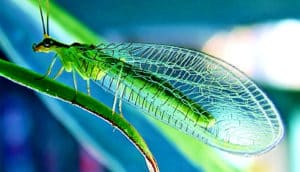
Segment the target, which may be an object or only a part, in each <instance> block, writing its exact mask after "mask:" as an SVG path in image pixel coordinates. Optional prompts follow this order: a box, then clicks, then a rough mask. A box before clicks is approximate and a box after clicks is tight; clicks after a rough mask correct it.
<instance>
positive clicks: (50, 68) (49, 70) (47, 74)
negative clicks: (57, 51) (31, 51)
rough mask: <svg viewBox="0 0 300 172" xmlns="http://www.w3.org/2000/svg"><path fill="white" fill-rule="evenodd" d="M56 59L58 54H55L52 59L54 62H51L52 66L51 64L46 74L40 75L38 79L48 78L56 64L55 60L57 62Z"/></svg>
mask: <svg viewBox="0 0 300 172" xmlns="http://www.w3.org/2000/svg"><path fill="white" fill-rule="evenodd" d="M56 59H57V55H55V57H54V58H53V60H52V62H51V64H50V66H49V67H48V69H47V72H46V74H45V75H44V76H42V77H40V78H37V79H36V80H42V79H44V78H46V77H48V76H49V75H50V73H51V70H52V68H53V66H54V64H55V62H56Z"/></svg>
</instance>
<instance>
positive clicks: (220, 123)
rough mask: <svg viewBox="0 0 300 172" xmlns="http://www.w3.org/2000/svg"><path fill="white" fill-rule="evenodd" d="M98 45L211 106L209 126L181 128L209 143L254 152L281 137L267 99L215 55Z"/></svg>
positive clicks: (156, 47) (141, 46) (154, 47)
mask: <svg viewBox="0 0 300 172" xmlns="http://www.w3.org/2000/svg"><path fill="white" fill-rule="evenodd" d="M97 49H99V50H101V51H103V52H105V53H106V54H110V55H111V56H113V57H115V58H119V59H123V60H124V61H125V62H126V63H128V64H131V65H133V66H135V67H136V68H137V69H139V70H143V71H146V72H149V73H151V74H153V75H155V76H157V77H158V78H160V79H162V80H164V81H167V82H168V83H169V84H171V85H172V86H173V88H176V89H177V90H179V91H180V92H182V93H183V94H184V95H185V96H187V97H189V98H190V99H192V100H193V101H194V102H195V103H197V104H199V105H200V106H201V107H203V108H204V109H205V110H207V111H208V112H210V113H211V114H212V115H213V117H214V118H215V119H216V123H215V124H214V125H213V126H212V127H209V128H204V127H201V128H197V129H195V130H194V131H197V132H193V133H189V132H186V131H184V132H186V133H188V134H190V135H192V136H194V137H197V138H199V139H200V140H202V141H204V142H205V143H207V144H209V145H212V146H214V147H217V148H219V149H222V150H225V151H228V152H233V153H239V154H259V153H262V152H265V151H268V150H270V149H271V148H273V147H274V146H275V145H276V144H277V143H278V142H279V141H280V139H281V138H282V135H283V126H282V122H281V119H280V117H279V114H278V113H277V111H276V109H275V108H274V106H273V104H272V103H271V101H270V100H269V99H268V98H267V96H266V95H265V94H264V93H263V92H262V91H261V90H260V89H259V88H258V87H257V86H256V85H255V84H254V83H253V82H252V81H251V80H250V79H249V78H248V77H247V76H246V75H245V74H243V73H242V72H240V71H239V70H238V69H237V68H235V67H233V66H231V65H229V64H227V63H226V62H224V61H222V60H220V59H217V58H215V57H212V56H210V55H207V54H204V53H202V52H198V51H193V50H188V49H184V48H179V47H174V46H166V45H154V44H140V43H131V44H130V43H128V44H109V45H99V47H97ZM149 82H151V81H149ZM190 127H193V126H190ZM195 127H199V126H195Z"/></svg>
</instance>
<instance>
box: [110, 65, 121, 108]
mask: <svg viewBox="0 0 300 172" xmlns="http://www.w3.org/2000/svg"><path fill="white" fill-rule="evenodd" d="M122 72H123V64H122V63H121V70H120V73H119V76H118V79H117V85H116V92H115V97H114V103H113V107H112V112H113V114H114V113H115V112H116V111H115V110H116V104H117V100H118V93H119V86H120V80H121V75H122Z"/></svg>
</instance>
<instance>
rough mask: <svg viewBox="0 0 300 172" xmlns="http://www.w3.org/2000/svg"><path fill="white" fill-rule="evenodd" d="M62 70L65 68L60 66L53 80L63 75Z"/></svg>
mask: <svg viewBox="0 0 300 172" xmlns="http://www.w3.org/2000/svg"><path fill="white" fill-rule="evenodd" d="M64 69H65V68H64V67H63V66H62V67H61V68H60V69H59V71H58V72H57V74H56V75H55V76H54V78H53V79H54V80H56V79H57V78H58V77H59V76H60V75H61V74H62V73H63V71H64Z"/></svg>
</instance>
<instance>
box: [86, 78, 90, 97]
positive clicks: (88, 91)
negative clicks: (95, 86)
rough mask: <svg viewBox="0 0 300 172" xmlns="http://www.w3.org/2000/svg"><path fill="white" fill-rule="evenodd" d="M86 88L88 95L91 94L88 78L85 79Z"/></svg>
mask: <svg viewBox="0 0 300 172" xmlns="http://www.w3.org/2000/svg"><path fill="white" fill-rule="evenodd" d="M86 89H87V93H88V95H89V96H91V87H90V80H89V79H87V80H86Z"/></svg>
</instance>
